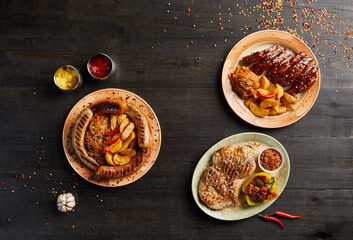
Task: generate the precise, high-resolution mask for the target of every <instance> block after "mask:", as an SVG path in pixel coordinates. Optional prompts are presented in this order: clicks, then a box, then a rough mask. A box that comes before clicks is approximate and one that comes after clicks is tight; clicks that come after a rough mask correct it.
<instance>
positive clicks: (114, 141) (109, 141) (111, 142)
mask: <svg viewBox="0 0 353 240" xmlns="http://www.w3.org/2000/svg"><path fill="white" fill-rule="evenodd" d="M118 140H119V137H117V138H116V139H114V140H107V141H106V143H108V144H114V143H116V142H117V141H118Z"/></svg>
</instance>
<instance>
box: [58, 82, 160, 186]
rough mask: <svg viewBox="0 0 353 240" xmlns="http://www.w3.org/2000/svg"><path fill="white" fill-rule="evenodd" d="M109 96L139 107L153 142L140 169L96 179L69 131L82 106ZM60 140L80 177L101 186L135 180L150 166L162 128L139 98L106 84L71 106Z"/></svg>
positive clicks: (158, 144) (117, 184) (92, 103)
mask: <svg viewBox="0 0 353 240" xmlns="http://www.w3.org/2000/svg"><path fill="white" fill-rule="evenodd" d="M108 99H122V100H125V101H127V102H129V103H130V104H133V105H134V106H136V107H138V108H139V109H140V110H141V111H142V112H143V113H144V114H145V116H146V118H147V121H148V123H149V126H150V129H151V135H152V146H151V147H150V148H149V149H148V152H147V154H148V155H149V158H148V160H147V161H146V162H145V164H144V165H143V166H142V167H141V168H140V169H139V170H137V171H136V172H134V173H133V174H131V175H129V176H126V177H122V178H111V179H108V180H97V179H93V178H92V175H93V174H94V172H93V171H92V170H91V169H89V168H88V167H86V165H84V164H83V163H82V162H81V161H80V159H79V158H78V157H77V156H76V154H75V151H74V149H73V147H72V141H71V134H72V128H73V125H74V123H75V121H76V118H77V116H78V115H79V114H80V112H81V111H82V110H83V109H84V108H86V107H90V106H92V105H95V104H96V103H98V102H100V101H104V100H108ZM62 141H63V146H64V151H65V155H66V158H67V160H68V161H69V163H70V165H71V167H72V168H73V169H74V170H75V171H76V172H77V173H78V174H79V175H80V176H81V177H83V178H84V179H86V180H87V181H89V182H91V183H94V184H97V185H100V186H104V187H119V186H124V185H127V184H129V183H132V182H134V181H136V180H138V179H139V178H141V177H142V176H143V175H144V174H146V173H147V172H148V170H149V169H150V168H151V167H152V165H153V164H154V162H155V161H156V159H157V156H158V153H159V150H160V147H161V141H162V135H161V128H160V125H159V122H158V119H157V116H156V114H155V113H154V112H153V110H152V108H151V107H150V106H149V105H148V104H147V103H146V102H145V101H144V100H143V99H142V98H140V97H139V96H137V95H136V94H134V93H132V92H129V91H126V90H122V89H117V88H108V89H102V90H98V91H96V92H93V93H90V94H88V95H87V96H85V97H84V98H82V99H81V100H80V101H79V102H78V103H76V105H75V106H74V107H73V108H72V109H71V111H70V113H69V115H68V116H67V118H66V121H65V124H64V129H63V138H62Z"/></svg>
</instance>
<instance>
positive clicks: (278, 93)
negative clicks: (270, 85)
mask: <svg viewBox="0 0 353 240" xmlns="http://www.w3.org/2000/svg"><path fill="white" fill-rule="evenodd" d="M276 89H277V98H281V97H282V96H283V87H282V86H281V85H279V84H277V83H276ZM275 91H276V90H275Z"/></svg>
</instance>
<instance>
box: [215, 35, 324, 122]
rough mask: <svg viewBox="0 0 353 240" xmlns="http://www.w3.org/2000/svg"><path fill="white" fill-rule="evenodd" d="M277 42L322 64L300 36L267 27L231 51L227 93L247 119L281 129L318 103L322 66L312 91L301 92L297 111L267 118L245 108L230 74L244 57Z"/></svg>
mask: <svg viewBox="0 0 353 240" xmlns="http://www.w3.org/2000/svg"><path fill="white" fill-rule="evenodd" d="M274 44H279V45H281V46H282V47H285V48H289V49H291V50H293V51H294V52H295V53H299V52H304V53H306V54H307V55H308V56H310V57H312V58H313V61H312V63H313V64H317V65H318V61H317V59H316V57H315V55H314V53H313V52H312V51H311V50H310V48H309V47H308V46H307V45H306V44H305V43H304V42H303V41H302V40H300V39H299V38H297V37H295V36H293V35H292V34H289V33H287V32H283V31H278V30H264V31H259V32H255V33H253V34H250V35H248V36H246V37H245V38H243V39H242V40H240V41H239V42H238V43H237V44H236V45H235V46H234V47H233V49H232V50H231V51H230V52H229V54H228V56H227V59H226V60H225V62H224V66H223V71H222V88H223V93H224V96H225V98H226V100H227V102H228V104H229V106H230V107H231V109H232V110H233V111H234V112H235V113H236V114H237V115H238V116H239V117H240V118H242V119H243V120H244V121H246V122H248V123H250V124H252V125H255V126H258V127H263V128H279V127H284V126H288V125H290V124H292V123H294V122H296V121H298V120H299V119H300V118H302V117H304V115H305V114H306V113H307V112H308V111H309V110H310V109H311V107H312V106H313V105H314V103H315V101H316V98H317V96H318V95H319V89H320V83H321V74H320V69H319V71H318V79H317V81H316V82H315V83H314V85H313V86H312V87H311V88H310V89H309V90H308V91H305V92H303V93H300V94H298V95H297V97H298V100H299V101H298V103H297V104H296V105H294V108H295V109H294V110H293V111H291V112H287V113H284V114H282V115H279V116H267V117H264V118H260V117H257V116H255V115H254V114H253V113H252V112H251V111H250V110H249V109H248V108H247V107H245V105H244V101H243V100H241V99H240V98H239V97H238V95H237V94H235V93H234V91H233V90H232V86H231V84H230V80H229V78H228V75H229V74H230V73H231V71H232V70H233V69H234V68H235V66H237V65H240V60H241V59H242V58H243V57H244V56H246V55H249V54H251V53H253V52H256V51H259V50H263V49H265V48H267V47H270V46H272V45H274Z"/></svg>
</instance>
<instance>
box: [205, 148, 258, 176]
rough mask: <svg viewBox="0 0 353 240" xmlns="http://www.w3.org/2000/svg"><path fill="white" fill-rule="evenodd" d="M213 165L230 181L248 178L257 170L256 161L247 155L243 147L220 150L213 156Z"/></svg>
mask: <svg viewBox="0 0 353 240" xmlns="http://www.w3.org/2000/svg"><path fill="white" fill-rule="evenodd" d="M212 164H213V166H214V167H215V168H216V169H217V170H219V171H221V172H222V173H223V174H225V175H226V177H227V178H228V179H229V180H230V181H232V180H234V179H235V178H238V179H239V178H240V179H241V178H245V177H248V176H249V175H250V174H252V173H253V172H254V171H255V168H256V163H255V161H254V159H252V158H250V157H249V156H248V154H246V152H245V151H244V148H243V147H237V148H232V147H225V148H222V149H220V150H218V151H217V152H215V153H214V154H213V156H212Z"/></svg>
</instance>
